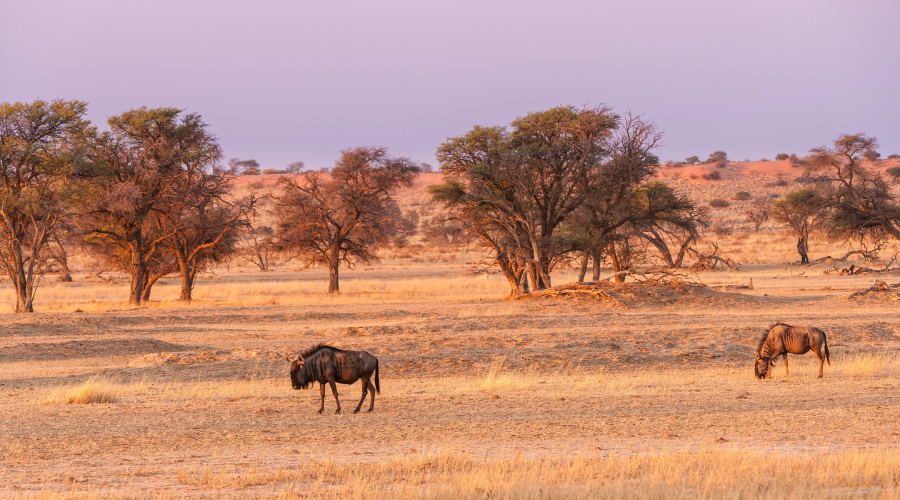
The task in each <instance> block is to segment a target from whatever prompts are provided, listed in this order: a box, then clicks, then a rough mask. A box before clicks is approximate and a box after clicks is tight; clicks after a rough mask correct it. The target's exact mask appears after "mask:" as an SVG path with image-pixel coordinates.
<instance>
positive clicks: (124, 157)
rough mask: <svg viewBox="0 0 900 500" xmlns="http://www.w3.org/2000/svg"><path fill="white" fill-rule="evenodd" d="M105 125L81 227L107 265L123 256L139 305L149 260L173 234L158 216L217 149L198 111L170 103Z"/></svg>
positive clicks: (210, 161) (216, 157)
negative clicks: (176, 106) (91, 189)
mask: <svg viewBox="0 0 900 500" xmlns="http://www.w3.org/2000/svg"><path fill="white" fill-rule="evenodd" d="M108 123H109V127H110V130H109V131H108V132H105V133H103V134H101V135H100V136H99V137H98V138H97V141H96V146H95V168H96V170H95V172H94V196H92V197H91V199H90V200H88V201H87V202H86V203H85V204H84V207H83V215H84V216H83V218H82V219H81V226H82V229H83V231H84V234H85V238H86V240H87V241H88V243H90V244H91V245H94V246H95V247H98V248H100V249H102V251H101V255H103V256H106V257H107V258H108V259H110V260H112V261H113V262H116V260H117V259H121V258H122V257H124V256H127V259H128V272H129V274H130V275H131V291H130V293H129V297H128V302H129V303H130V304H139V303H140V302H141V300H146V298H147V297H148V296H149V288H147V287H146V285H147V284H150V283H149V280H150V279H153V278H152V277H150V276H149V272H150V267H151V265H152V262H153V261H154V259H156V260H160V259H161V258H162V257H161V256H160V254H162V253H165V252H164V248H163V244H164V242H165V241H166V240H167V239H168V238H170V237H171V236H172V235H173V234H174V228H173V227H171V226H167V225H165V224H162V223H161V220H162V219H161V218H160V215H161V214H163V215H164V214H165V213H166V210H167V209H169V208H170V207H172V206H173V205H175V202H174V201H173V200H176V199H177V197H178V196H179V195H180V194H181V190H180V188H181V186H183V184H184V183H185V182H186V180H187V179H188V178H189V177H190V176H191V175H194V174H196V172H197V170H198V169H202V170H206V169H208V168H209V167H212V166H213V165H216V164H217V163H218V162H219V161H220V159H221V151H220V148H219V145H218V143H217V142H216V139H215V137H214V136H213V135H212V134H211V133H209V132H208V131H207V129H206V124H205V123H203V121H202V120H201V118H200V115H197V114H182V111H181V110H178V109H175V108H157V109H148V108H140V109H136V110H131V111H128V112H125V113H122V114H121V115H118V116H113V117H112V118H110V119H109V121H108ZM145 291H146V292H147V294H146V295H145V294H144V292H145Z"/></svg>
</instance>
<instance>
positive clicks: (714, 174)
mask: <svg viewBox="0 0 900 500" xmlns="http://www.w3.org/2000/svg"><path fill="white" fill-rule="evenodd" d="M700 177H703V178H704V179H706V180H708V181H717V180H719V179H721V178H722V174H720V173H719V172H718V171H717V170H713V171H712V172H710V173H708V174H703V175H701V176H700Z"/></svg>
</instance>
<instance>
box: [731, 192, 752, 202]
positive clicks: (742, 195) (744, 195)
mask: <svg viewBox="0 0 900 500" xmlns="http://www.w3.org/2000/svg"><path fill="white" fill-rule="evenodd" d="M752 197H753V195H752V194H750V193H749V192H747V191H738V192H737V193H735V194H734V199H735V200H738V201H746V200H749V199H750V198H752Z"/></svg>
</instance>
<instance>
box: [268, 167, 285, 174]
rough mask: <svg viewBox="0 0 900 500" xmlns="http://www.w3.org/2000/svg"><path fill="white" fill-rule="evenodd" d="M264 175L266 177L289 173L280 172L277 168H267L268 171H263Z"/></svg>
mask: <svg viewBox="0 0 900 500" xmlns="http://www.w3.org/2000/svg"><path fill="white" fill-rule="evenodd" d="M262 173H263V174H265V175H272V174H286V173H288V172H287V170H278V169H277V168H267V169H265V170H263V171H262Z"/></svg>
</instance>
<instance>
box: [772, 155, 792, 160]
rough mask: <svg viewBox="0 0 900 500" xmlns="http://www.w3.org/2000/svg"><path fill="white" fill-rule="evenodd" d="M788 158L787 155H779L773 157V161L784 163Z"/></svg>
mask: <svg viewBox="0 0 900 500" xmlns="http://www.w3.org/2000/svg"><path fill="white" fill-rule="evenodd" d="M788 158H790V156H789V155H788V154H787V153H780V154H777V155H775V159H776V160H778V161H784V160H787V159H788Z"/></svg>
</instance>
